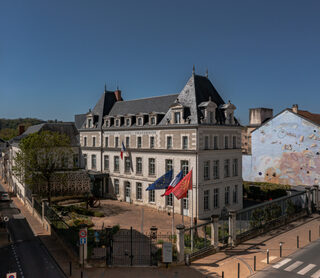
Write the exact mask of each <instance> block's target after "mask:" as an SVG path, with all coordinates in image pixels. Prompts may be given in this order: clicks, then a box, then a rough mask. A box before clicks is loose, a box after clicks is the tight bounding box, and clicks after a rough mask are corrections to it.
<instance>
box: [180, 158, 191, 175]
mask: <svg viewBox="0 0 320 278" xmlns="http://www.w3.org/2000/svg"><path fill="white" fill-rule="evenodd" d="M180 163H181V170H182V173H183V176H185V175H186V174H188V172H189V161H188V160H181V162H180Z"/></svg>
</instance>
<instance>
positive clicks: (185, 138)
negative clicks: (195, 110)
mask: <svg viewBox="0 0 320 278" xmlns="http://www.w3.org/2000/svg"><path fill="white" fill-rule="evenodd" d="M182 149H184V150H187V149H188V136H182Z"/></svg>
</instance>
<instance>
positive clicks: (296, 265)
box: [284, 261, 303, 271]
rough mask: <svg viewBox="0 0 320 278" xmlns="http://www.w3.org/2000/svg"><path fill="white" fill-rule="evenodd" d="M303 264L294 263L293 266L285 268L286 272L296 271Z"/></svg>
mask: <svg viewBox="0 0 320 278" xmlns="http://www.w3.org/2000/svg"><path fill="white" fill-rule="evenodd" d="M302 264H303V262H301V261H296V262H295V263H293V264H292V265H290V266H288V267H287V268H285V269H284V270H285V271H292V270H294V269H296V268H297V267H298V266H300V265H302Z"/></svg>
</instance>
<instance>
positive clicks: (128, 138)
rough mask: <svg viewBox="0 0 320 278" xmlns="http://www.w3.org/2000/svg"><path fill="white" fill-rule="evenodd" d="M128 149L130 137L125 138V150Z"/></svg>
mask: <svg viewBox="0 0 320 278" xmlns="http://www.w3.org/2000/svg"><path fill="white" fill-rule="evenodd" d="M129 147H130V137H126V148H129Z"/></svg>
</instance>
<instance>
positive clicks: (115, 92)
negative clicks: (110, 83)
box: [114, 89, 122, 101]
mask: <svg viewBox="0 0 320 278" xmlns="http://www.w3.org/2000/svg"><path fill="white" fill-rule="evenodd" d="M114 95H115V97H116V100H117V101H121V100H122V98H121V91H120V90H118V89H117V90H116V91H114Z"/></svg>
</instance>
